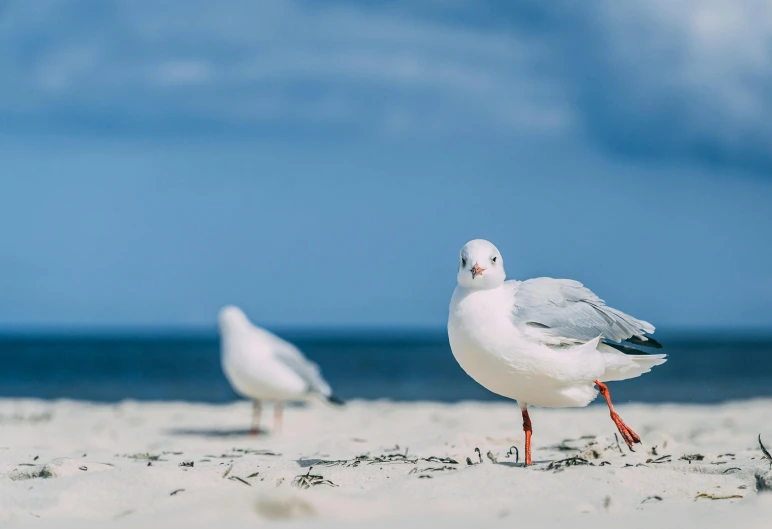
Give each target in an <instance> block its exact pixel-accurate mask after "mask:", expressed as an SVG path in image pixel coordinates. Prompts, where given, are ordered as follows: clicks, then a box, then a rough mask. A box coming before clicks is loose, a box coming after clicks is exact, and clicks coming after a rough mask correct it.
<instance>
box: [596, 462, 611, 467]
mask: <svg viewBox="0 0 772 529" xmlns="http://www.w3.org/2000/svg"><path fill="white" fill-rule="evenodd" d="M610 464H611V463H609V462H608V461H601V462H600V465H598V466H601V467H604V466H606V465H610Z"/></svg>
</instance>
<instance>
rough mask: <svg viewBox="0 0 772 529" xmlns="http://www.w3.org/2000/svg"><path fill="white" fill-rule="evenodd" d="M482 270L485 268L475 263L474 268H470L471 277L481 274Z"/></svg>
mask: <svg viewBox="0 0 772 529" xmlns="http://www.w3.org/2000/svg"><path fill="white" fill-rule="evenodd" d="M484 271H485V268H480V265H478V264H477V263H475V265H474V268H472V279H474V278H475V277H477V276H481V275H482V273H483V272H484Z"/></svg>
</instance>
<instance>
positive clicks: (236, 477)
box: [228, 476, 252, 487]
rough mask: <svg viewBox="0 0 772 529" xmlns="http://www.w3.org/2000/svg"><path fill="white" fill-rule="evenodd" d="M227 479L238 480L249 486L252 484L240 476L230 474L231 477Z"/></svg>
mask: <svg viewBox="0 0 772 529" xmlns="http://www.w3.org/2000/svg"><path fill="white" fill-rule="evenodd" d="M228 479H229V480H231V481H240V482H242V483H243V484H244V485H247V486H249V487H251V486H252V484H251V483H250V482H248V481H247V480H245V479H242V478H240V477H238V476H231V477H229V478H228Z"/></svg>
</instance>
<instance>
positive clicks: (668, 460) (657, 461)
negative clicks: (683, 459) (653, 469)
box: [646, 455, 673, 464]
mask: <svg viewBox="0 0 772 529" xmlns="http://www.w3.org/2000/svg"><path fill="white" fill-rule="evenodd" d="M646 462H647V463H655V464H660V463H672V462H673V461H672V459H671V456H669V455H665V456H659V457H658V458H657V459H647V460H646Z"/></svg>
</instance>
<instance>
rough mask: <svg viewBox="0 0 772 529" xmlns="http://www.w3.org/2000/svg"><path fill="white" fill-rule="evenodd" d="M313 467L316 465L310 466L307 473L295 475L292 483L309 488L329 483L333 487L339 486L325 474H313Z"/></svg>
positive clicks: (302, 487) (301, 487) (298, 486)
mask: <svg viewBox="0 0 772 529" xmlns="http://www.w3.org/2000/svg"><path fill="white" fill-rule="evenodd" d="M313 468H314V467H309V469H308V472H307V473H305V474H301V475H299V476H295V479H293V480H292V484H293V485H294V486H295V487H297V488H299V489H308V488H311V487H315V486H317V485H329V486H331V487H337V485H336V484H335V483H333V482H332V481H330V480H329V479H324V477H323V476H317V475H313V474H311V470H313Z"/></svg>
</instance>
